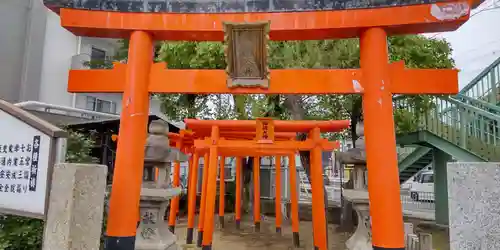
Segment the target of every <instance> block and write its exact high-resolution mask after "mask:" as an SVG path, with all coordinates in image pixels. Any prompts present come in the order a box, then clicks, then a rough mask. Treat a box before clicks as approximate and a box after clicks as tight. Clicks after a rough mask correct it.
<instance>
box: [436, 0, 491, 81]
mask: <svg viewBox="0 0 500 250" xmlns="http://www.w3.org/2000/svg"><path fill="white" fill-rule="evenodd" d="M428 36H430V37H436V38H444V39H446V40H447V41H448V42H449V43H450V44H451V47H452V49H453V59H454V60H455V63H456V67H457V68H458V69H459V70H460V73H459V86H460V88H463V87H464V86H465V85H467V84H468V83H469V82H470V81H471V80H472V79H473V78H474V77H475V76H477V75H478V74H479V73H481V71H482V70H483V69H484V68H486V67H487V66H488V65H490V64H491V63H492V62H493V61H495V60H496V59H497V58H498V57H500V0H486V1H485V2H484V3H483V4H481V5H480V6H479V7H478V8H476V9H475V10H473V11H472V13H471V17H470V19H469V21H467V23H465V24H464V25H462V26H461V27H460V28H459V29H458V30H456V31H453V32H444V33H434V34H428Z"/></svg>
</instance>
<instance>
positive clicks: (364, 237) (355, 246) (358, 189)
mask: <svg viewBox="0 0 500 250" xmlns="http://www.w3.org/2000/svg"><path fill="white" fill-rule="evenodd" d="M356 134H358V136H359V138H358V139H357V140H356V147H355V148H352V149H349V150H347V152H335V161H336V163H338V164H353V165H354V169H353V174H352V176H353V178H352V181H353V189H345V190H343V194H342V221H341V225H343V226H344V228H343V229H344V230H345V229H350V228H351V227H352V218H350V217H351V216H350V215H352V209H354V210H355V211H356V216H357V221H358V226H357V227H356V231H355V232H354V234H353V235H352V236H351V238H349V240H347V242H346V247H347V249H349V250H371V249H372V242H371V220H370V204H369V199H368V191H367V183H366V181H365V180H366V179H365V172H366V169H367V168H366V150H365V136H364V127H363V123H362V122H360V123H358V124H357V126H356ZM341 169H343V168H341Z"/></svg>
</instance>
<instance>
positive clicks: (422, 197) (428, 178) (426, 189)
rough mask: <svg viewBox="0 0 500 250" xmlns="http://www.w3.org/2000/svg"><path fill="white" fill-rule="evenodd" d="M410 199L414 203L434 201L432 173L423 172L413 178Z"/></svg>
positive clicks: (429, 171) (430, 171)
mask: <svg viewBox="0 0 500 250" xmlns="http://www.w3.org/2000/svg"><path fill="white" fill-rule="evenodd" d="M410 197H411V198H412V199H413V200H415V201H434V171H433V170H428V171H423V172H421V173H419V174H417V175H416V176H415V177H413V183H412V185H411V188H410Z"/></svg>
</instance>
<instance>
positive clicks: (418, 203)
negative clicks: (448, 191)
mask: <svg viewBox="0 0 500 250" xmlns="http://www.w3.org/2000/svg"><path fill="white" fill-rule="evenodd" d="M400 197H401V205H402V206H403V210H409V211H412V210H418V211H420V210H428V211H434V210H435V209H436V207H435V204H434V192H410V191H402V192H401V196H400Z"/></svg>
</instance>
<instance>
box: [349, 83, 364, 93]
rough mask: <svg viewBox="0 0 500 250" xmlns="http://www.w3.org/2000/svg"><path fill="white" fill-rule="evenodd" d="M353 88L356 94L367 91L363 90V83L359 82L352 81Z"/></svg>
mask: <svg viewBox="0 0 500 250" xmlns="http://www.w3.org/2000/svg"><path fill="white" fill-rule="evenodd" d="M352 88H353V89H354V92H356V93H362V92H363V91H365V89H364V88H363V86H361V83H359V82H358V80H352Z"/></svg>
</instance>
